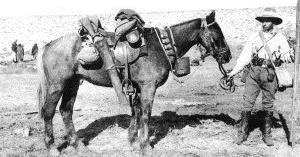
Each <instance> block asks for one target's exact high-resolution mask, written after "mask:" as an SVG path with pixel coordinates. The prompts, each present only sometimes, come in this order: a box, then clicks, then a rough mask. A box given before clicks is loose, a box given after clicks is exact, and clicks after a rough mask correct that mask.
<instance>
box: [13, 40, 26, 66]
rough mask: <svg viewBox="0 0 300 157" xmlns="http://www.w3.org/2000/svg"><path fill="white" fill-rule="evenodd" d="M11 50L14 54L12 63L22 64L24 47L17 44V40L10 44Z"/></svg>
mask: <svg viewBox="0 0 300 157" xmlns="http://www.w3.org/2000/svg"><path fill="white" fill-rule="evenodd" d="M11 50H12V51H13V52H14V53H15V59H14V60H13V62H15V63H18V62H20V61H21V62H23V59H24V45H22V44H17V40H16V41H14V42H13V43H12V44H11Z"/></svg>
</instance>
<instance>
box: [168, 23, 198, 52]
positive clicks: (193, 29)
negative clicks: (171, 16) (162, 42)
mask: <svg viewBox="0 0 300 157" xmlns="http://www.w3.org/2000/svg"><path fill="white" fill-rule="evenodd" d="M170 29H171V31H172V33H173V36H174V41H175V46H176V48H177V53H178V56H179V57H181V56H183V55H184V54H186V53H187V52H188V50H189V49H190V48H191V47H192V46H194V45H195V44H197V41H196V38H193V37H194V36H195V34H196V33H197V31H199V29H200V26H197V24H196V23H195V24H189V26H188V27H185V26H180V25H179V26H172V27H171V28H170Z"/></svg>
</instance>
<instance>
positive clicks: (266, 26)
mask: <svg viewBox="0 0 300 157" xmlns="http://www.w3.org/2000/svg"><path fill="white" fill-rule="evenodd" d="M273 27H274V24H273V23H272V22H270V21H265V22H262V29H263V31H264V32H268V31H270V30H272V29H273Z"/></svg>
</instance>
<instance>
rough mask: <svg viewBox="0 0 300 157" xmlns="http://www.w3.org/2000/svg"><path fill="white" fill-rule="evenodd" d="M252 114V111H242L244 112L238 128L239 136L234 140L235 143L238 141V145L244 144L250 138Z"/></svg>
mask: <svg viewBox="0 0 300 157" xmlns="http://www.w3.org/2000/svg"><path fill="white" fill-rule="evenodd" d="M250 115H251V112H250V111H242V113H241V123H240V126H239V128H238V135H237V138H236V139H235V141H234V143H236V144H237V145H240V144H242V143H243V142H244V141H246V140H247V138H248V135H249V118H250Z"/></svg>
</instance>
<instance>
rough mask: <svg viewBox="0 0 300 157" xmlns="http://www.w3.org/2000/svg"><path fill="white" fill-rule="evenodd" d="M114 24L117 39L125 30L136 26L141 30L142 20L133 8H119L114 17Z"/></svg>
mask: <svg viewBox="0 0 300 157" xmlns="http://www.w3.org/2000/svg"><path fill="white" fill-rule="evenodd" d="M115 20H116V21H117V24H116V29H115V33H116V35H115V36H116V40H117V41H118V40H119V39H120V38H121V37H122V36H123V35H125V33H126V32H128V31H129V30H131V29H132V28H134V27H135V26H137V27H138V28H139V29H140V30H143V26H144V24H145V22H144V20H143V19H142V18H141V17H140V15H138V14H137V13H136V12H135V11H134V10H131V9H121V10H120V11H119V12H118V14H117V15H116V17H115Z"/></svg>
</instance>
